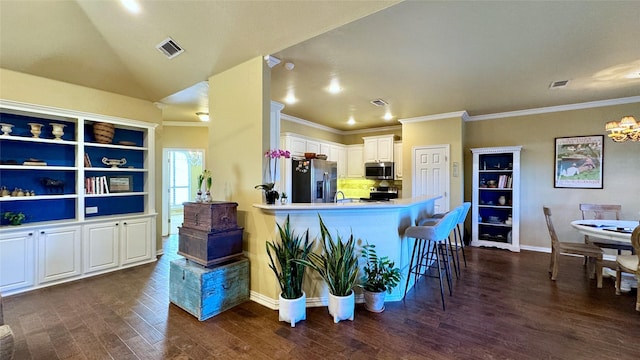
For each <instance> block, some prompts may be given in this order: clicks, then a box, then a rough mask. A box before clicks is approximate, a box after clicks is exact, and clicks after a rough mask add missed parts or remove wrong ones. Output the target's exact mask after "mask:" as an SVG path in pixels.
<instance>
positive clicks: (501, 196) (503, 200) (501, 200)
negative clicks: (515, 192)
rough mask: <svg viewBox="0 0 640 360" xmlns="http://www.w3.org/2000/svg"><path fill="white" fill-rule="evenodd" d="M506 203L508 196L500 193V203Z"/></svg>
mask: <svg viewBox="0 0 640 360" xmlns="http://www.w3.org/2000/svg"><path fill="white" fill-rule="evenodd" d="M506 203H507V198H505V197H504V195H500V197H499V198H498V204H500V205H504V204H506Z"/></svg>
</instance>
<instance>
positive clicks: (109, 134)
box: [93, 122, 114, 144]
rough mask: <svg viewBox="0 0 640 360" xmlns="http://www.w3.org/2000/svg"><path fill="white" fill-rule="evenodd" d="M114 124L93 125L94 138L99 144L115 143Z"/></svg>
mask: <svg viewBox="0 0 640 360" xmlns="http://www.w3.org/2000/svg"><path fill="white" fill-rule="evenodd" d="M113 133H114V129H113V124H109V123H103V122H98V123H95V124H93V136H94V137H95V138H96V142H97V143H99V144H111V142H112V141H113Z"/></svg>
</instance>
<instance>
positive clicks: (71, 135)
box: [0, 113, 76, 141]
mask: <svg viewBox="0 0 640 360" xmlns="http://www.w3.org/2000/svg"><path fill="white" fill-rule="evenodd" d="M0 122H2V123H7V124H12V125H14V127H13V129H12V131H11V135H12V136H23V137H33V135H32V134H31V126H29V123H38V124H42V133H41V134H40V138H41V139H54V138H55V136H53V134H52V133H51V131H53V127H52V126H51V125H50V124H52V123H56V124H63V125H66V126H65V127H64V129H63V130H64V135H62V139H63V140H68V141H74V140H76V132H75V129H76V124H75V123H74V122H71V121H61V120H57V119H43V118H39V117H32V116H25V115H16V114H8V113H0Z"/></svg>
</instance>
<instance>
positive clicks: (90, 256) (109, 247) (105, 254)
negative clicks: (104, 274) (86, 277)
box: [82, 221, 120, 273]
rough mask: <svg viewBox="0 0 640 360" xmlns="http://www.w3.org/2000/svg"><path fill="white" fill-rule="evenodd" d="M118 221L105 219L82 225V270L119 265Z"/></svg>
mask: <svg viewBox="0 0 640 360" xmlns="http://www.w3.org/2000/svg"><path fill="white" fill-rule="evenodd" d="M119 234H120V223H119V222H118V221H106V222H101V223H93V224H87V225H85V226H84V230H83V235H82V238H83V239H84V240H83V241H84V251H83V252H84V255H83V257H84V272H85V273H90V272H94V271H102V270H107V269H111V268H116V267H118V265H119V258H118V245H119V241H118V238H119Z"/></svg>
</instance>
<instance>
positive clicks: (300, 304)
mask: <svg viewBox="0 0 640 360" xmlns="http://www.w3.org/2000/svg"><path fill="white" fill-rule="evenodd" d="M306 319H307V294H306V293H305V292H304V291H303V292H302V296H301V297H299V298H297V299H285V298H283V297H282V293H280V301H279V302H278V320H280V321H285V322H288V323H290V324H291V327H296V322H298V321H301V320H306Z"/></svg>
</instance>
